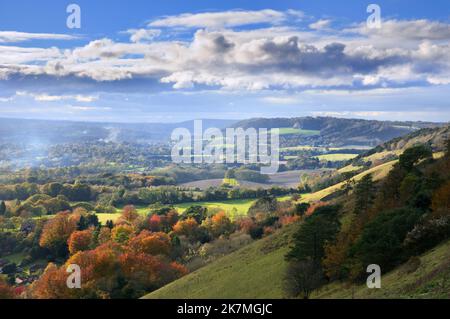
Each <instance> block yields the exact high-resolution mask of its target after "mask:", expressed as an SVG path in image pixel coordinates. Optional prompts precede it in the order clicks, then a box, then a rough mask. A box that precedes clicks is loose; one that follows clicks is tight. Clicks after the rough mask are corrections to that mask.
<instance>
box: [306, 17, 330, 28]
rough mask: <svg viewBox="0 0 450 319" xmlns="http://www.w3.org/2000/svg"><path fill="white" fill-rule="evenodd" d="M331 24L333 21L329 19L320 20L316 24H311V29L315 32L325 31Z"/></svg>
mask: <svg viewBox="0 0 450 319" xmlns="http://www.w3.org/2000/svg"><path fill="white" fill-rule="evenodd" d="M330 24H331V20H328V19H320V20H317V21H316V22H314V23H311V24H310V25H309V27H310V28H311V29H313V30H323V29H327V28H328V27H329V26H330Z"/></svg>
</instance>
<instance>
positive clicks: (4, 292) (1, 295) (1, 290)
mask: <svg viewBox="0 0 450 319" xmlns="http://www.w3.org/2000/svg"><path fill="white" fill-rule="evenodd" d="M15 297H16V296H15V294H14V289H13V288H12V287H10V286H9V285H8V284H7V283H6V282H5V281H3V280H2V279H0V299H14V298H15Z"/></svg>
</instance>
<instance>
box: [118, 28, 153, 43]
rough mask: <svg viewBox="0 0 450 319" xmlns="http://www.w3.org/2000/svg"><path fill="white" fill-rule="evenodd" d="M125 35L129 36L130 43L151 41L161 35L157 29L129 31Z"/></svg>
mask: <svg viewBox="0 0 450 319" xmlns="http://www.w3.org/2000/svg"><path fill="white" fill-rule="evenodd" d="M125 33H127V34H130V41H131V42H142V41H149V40H153V39H154V38H156V37H158V36H159V35H160V34H161V30H159V29H129V30H127V31H125Z"/></svg>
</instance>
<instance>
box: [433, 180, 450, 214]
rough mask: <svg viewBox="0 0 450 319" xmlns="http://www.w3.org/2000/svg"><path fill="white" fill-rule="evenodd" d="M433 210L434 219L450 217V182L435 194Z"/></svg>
mask: <svg viewBox="0 0 450 319" xmlns="http://www.w3.org/2000/svg"><path fill="white" fill-rule="evenodd" d="M431 208H432V210H433V217H438V216H450V181H448V182H447V183H445V184H444V185H442V186H441V187H439V189H437V190H436V191H435V192H434V194H433V199H432V203H431Z"/></svg>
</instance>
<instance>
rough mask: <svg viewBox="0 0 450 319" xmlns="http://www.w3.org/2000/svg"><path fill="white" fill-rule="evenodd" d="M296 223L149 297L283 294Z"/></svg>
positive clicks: (239, 296)
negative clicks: (287, 257)
mask: <svg viewBox="0 0 450 319" xmlns="http://www.w3.org/2000/svg"><path fill="white" fill-rule="evenodd" d="M292 226H295V225H290V226H287V227H285V228H283V229H281V230H279V231H278V232H276V233H275V234H273V235H271V236H268V237H266V238H264V239H262V240H258V241H256V242H253V243H251V244H249V245H247V246H245V247H243V248H241V249H239V250H238V251H235V252H233V253H231V254H229V255H226V256H224V257H222V258H220V259H218V260H216V261H214V262H212V263H211V264H208V265H206V266H204V267H202V268H200V269H199V270H197V271H194V272H192V273H190V274H188V275H186V276H184V277H182V278H180V279H178V280H176V281H174V282H172V283H170V284H168V285H166V286H164V287H162V288H161V289H159V290H156V291H154V292H152V293H151V294H148V295H147V296H145V297H144V298H145V299H176V298H179V299H201V298H225V299H227V298H228V299H236V298H252V299H262V298H283V289H282V282H283V275H284V270H285V267H286V261H285V260H284V256H285V255H286V253H287V252H288V250H289V242H290V238H291V236H292V233H293V231H295V227H292Z"/></svg>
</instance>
